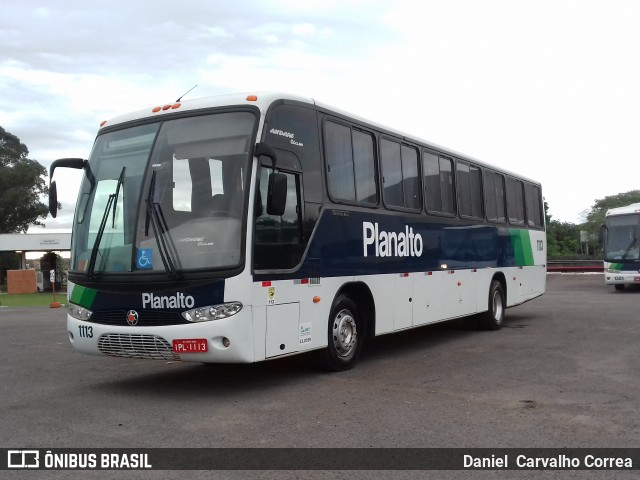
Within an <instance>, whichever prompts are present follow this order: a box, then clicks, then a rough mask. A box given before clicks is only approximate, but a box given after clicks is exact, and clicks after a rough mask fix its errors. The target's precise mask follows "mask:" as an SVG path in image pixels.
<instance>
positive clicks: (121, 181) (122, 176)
mask: <svg viewBox="0 0 640 480" xmlns="http://www.w3.org/2000/svg"><path fill="white" fill-rule="evenodd" d="M126 168H127V167H122V171H121V172H120V176H119V177H118V185H116V193H115V197H114V199H113V219H112V221H111V228H116V210H117V208H118V196H119V195H120V187H121V186H122V184H123V183H124V171H125V169H126Z"/></svg>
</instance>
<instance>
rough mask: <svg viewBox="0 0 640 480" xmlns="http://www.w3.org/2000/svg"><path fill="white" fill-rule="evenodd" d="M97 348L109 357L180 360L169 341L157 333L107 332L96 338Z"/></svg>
mask: <svg viewBox="0 0 640 480" xmlns="http://www.w3.org/2000/svg"><path fill="white" fill-rule="evenodd" d="M98 350H100V352H101V353H103V354H104V355H108V356H110V357H125V358H142V359H147V360H180V356H179V355H178V354H177V353H175V352H173V351H172V348H171V345H169V342H167V341H166V340H165V339H164V338H162V337H159V336H157V335H135V334H128V333H107V334H105V335H102V336H100V338H99V339H98Z"/></svg>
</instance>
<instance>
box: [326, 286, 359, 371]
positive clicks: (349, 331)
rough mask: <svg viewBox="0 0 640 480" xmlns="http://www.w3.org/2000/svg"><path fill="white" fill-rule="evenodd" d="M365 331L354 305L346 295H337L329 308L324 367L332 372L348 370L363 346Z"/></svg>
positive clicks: (356, 359) (354, 362)
mask: <svg viewBox="0 0 640 480" xmlns="http://www.w3.org/2000/svg"><path fill="white" fill-rule="evenodd" d="M364 338H365V329H364V325H363V319H362V318H361V317H360V314H359V312H358V307H357V305H356V303H355V302H354V301H353V300H352V299H351V298H350V297H348V296H347V295H338V296H337V297H336V298H335V300H334V301H333V305H332V306H331V313H330V314H329V323H328V328H327V341H328V343H327V348H326V349H324V351H323V357H322V359H323V364H324V367H325V368H326V369H327V370H329V371H332V372H341V371H344V370H349V369H350V368H352V367H353V366H354V365H355V364H356V362H357V361H358V357H359V356H360V352H361V351H362V346H363V344H364Z"/></svg>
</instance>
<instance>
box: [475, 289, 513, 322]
mask: <svg viewBox="0 0 640 480" xmlns="http://www.w3.org/2000/svg"><path fill="white" fill-rule="evenodd" d="M506 305H507V302H506V297H505V294H504V287H503V286H502V283H501V282H500V281H498V280H493V281H492V282H491V287H490V288H489V305H488V310H487V311H486V312H485V313H483V314H482V315H481V316H480V327H481V328H483V329H484V330H500V328H502V323H503V322H504V314H505V309H506Z"/></svg>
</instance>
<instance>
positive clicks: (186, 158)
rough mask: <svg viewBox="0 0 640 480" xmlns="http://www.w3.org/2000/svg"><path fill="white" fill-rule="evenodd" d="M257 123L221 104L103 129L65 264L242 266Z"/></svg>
mask: <svg viewBox="0 0 640 480" xmlns="http://www.w3.org/2000/svg"><path fill="white" fill-rule="evenodd" d="M255 129H256V117H255V115H254V114H253V113H251V112H247V111H243V112H228V111H227V112H224V113H217V114H210V115H200V116H193V117H186V118H178V119H174V120H168V121H165V122H157V123H151V124H146V125H138V126H134V127H130V128H125V129H121V130H117V131H110V132H107V133H104V134H102V135H99V136H98V138H97V140H96V143H95V145H94V148H93V151H92V153H91V156H90V158H89V164H88V167H87V169H86V170H85V177H84V179H83V183H82V185H81V187H80V193H79V198H78V203H77V208H76V213H75V228H74V233H73V240H72V255H71V270H72V271H76V272H87V275H88V276H89V277H92V276H93V275H94V274H99V273H120V272H146V273H149V272H165V273H167V274H169V275H170V276H171V275H176V274H177V273H179V272H183V271H186V270H196V269H208V270H214V269H215V270H219V269H229V268H234V267H237V266H239V265H240V263H241V261H242V254H241V253H242V245H241V243H242V238H243V236H242V231H243V218H244V215H243V214H244V211H245V205H246V202H247V185H248V174H249V171H250V170H249V168H250V160H251V155H252V153H251V152H252V148H251V145H252V141H253V139H254V138H255Z"/></svg>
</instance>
